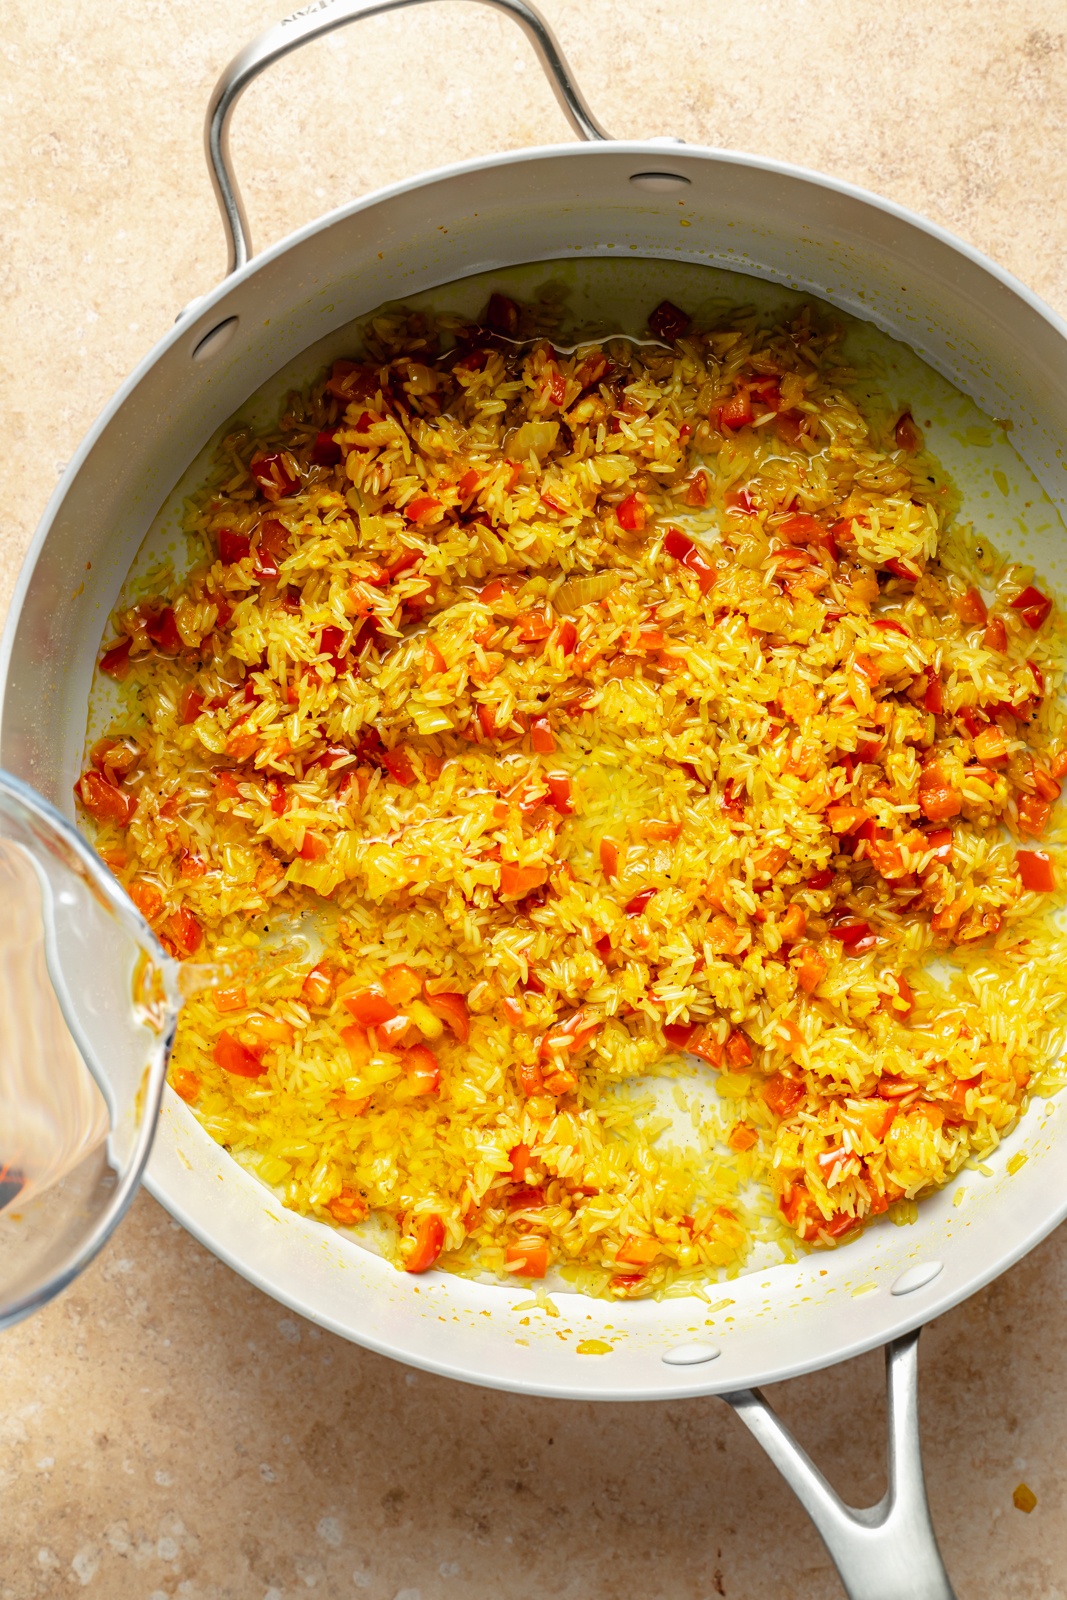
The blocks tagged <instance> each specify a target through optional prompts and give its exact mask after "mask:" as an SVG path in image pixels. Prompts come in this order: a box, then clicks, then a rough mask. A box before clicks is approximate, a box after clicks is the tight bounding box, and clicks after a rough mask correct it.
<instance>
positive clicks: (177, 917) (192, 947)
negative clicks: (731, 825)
mask: <svg viewBox="0 0 1067 1600" xmlns="http://www.w3.org/2000/svg"><path fill="white" fill-rule="evenodd" d="M167 931H168V933H169V934H170V936H171V938H172V939H173V940H174V943H175V944H176V945H177V947H178V951H179V954H181V955H185V956H195V955H196V952H197V951H198V950H199V949H200V946H201V945H202V944H203V942H204V930H203V928H202V927H201V926H200V923H199V922H198V921H197V919H196V917H194V916H193V913H192V912H191V911H190V910H189V907H188V906H179V907H178V909H177V911H176V912H175V913H174V915H173V916H172V917H171V919H170V921H169V922H168V923H167Z"/></svg>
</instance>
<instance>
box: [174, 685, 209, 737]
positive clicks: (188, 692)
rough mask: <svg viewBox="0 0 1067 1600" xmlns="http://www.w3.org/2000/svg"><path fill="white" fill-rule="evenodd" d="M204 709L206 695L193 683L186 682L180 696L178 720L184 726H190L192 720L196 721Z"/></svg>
mask: <svg viewBox="0 0 1067 1600" xmlns="http://www.w3.org/2000/svg"><path fill="white" fill-rule="evenodd" d="M203 709H204V696H203V695H202V694H201V693H200V691H199V690H198V689H194V688H193V687H192V685H191V684H188V683H187V684H186V685H185V688H184V689H183V690H182V692H181V694H180V695H179V696H178V720H179V722H180V723H181V724H182V726H183V727H188V725H189V723H190V722H195V721H196V719H197V717H198V716H199V715H200V713H201V711H202V710H203Z"/></svg>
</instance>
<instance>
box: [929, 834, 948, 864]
mask: <svg viewBox="0 0 1067 1600" xmlns="http://www.w3.org/2000/svg"><path fill="white" fill-rule="evenodd" d="M926 848H927V849H928V850H932V851H933V854H934V860H935V861H951V860H952V829H951V828H938V829H937V830H936V831H935V832H933V833H928V834H927V836H926Z"/></svg>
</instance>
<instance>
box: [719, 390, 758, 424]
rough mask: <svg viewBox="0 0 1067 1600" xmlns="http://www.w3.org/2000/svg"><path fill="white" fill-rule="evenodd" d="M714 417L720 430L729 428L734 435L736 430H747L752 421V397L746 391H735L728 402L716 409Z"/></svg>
mask: <svg viewBox="0 0 1067 1600" xmlns="http://www.w3.org/2000/svg"><path fill="white" fill-rule="evenodd" d="M716 416H717V419H718V424H719V428H720V429H725V428H729V429H730V430H731V432H734V433H736V432H737V430H738V428H747V426H748V424H749V423H750V422H751V421H752V396H751V395H750V394H749V392H748V390H747V389H744V388H741V389H735V390H734V392H733V394H732V395H731V396H730V398H729V400H724V401H723V403H722V405H720V406H718V407H717V408H716Z"/></svg>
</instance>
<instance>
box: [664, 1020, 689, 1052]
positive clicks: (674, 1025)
mask: <svg viewBox="0 0 1067 1600" xmlns="http://www.w3.org/2000/svg"><path fill="white" fill-rule="evenodd" d="M695 1032H696V1025H695V1024H694V1023H692V1022H665V1023H664V1024H663V1037H664V1038H665V1039H666V1041H667V1043H668V1044H669V1045H671V1046H672V1047H673V1048H674V1049H675V1050H684V1049H685V1047H686V1045H687V1044H688V1043H689V1041H690V1039H691V1038H692V1037H693V1034H694V1033H695Z"/></svg>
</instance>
